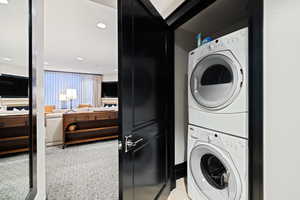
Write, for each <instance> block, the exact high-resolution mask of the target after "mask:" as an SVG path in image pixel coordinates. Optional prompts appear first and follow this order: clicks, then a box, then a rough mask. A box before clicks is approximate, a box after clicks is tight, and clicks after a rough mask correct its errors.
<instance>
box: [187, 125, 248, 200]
mask: <svg viewBox="0 0 300 200" xmlns="http://www.w3.org/2000/svg"><path fill="white" fill-rule="evenodd" d="M188 194H189V197H190V198H191V199H192V200H247V199H248V141H247V139H243V138H238V137H234V136H229V135H226V134H220V133H218V132H214V131H210V130H206V129H202V128H199V127H194V126H189V135H188Z"/></svg>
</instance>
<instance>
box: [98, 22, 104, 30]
mask: <svg viewBox="0 0 300 200" xmlns="http://www.w3.org/2000/svg"><path fill="white" fill-rule="evenodd" d="M97 27H98V28H101V29H105V28H106V24H104V23H102V22H99V23H98V24H97Z"/></svg>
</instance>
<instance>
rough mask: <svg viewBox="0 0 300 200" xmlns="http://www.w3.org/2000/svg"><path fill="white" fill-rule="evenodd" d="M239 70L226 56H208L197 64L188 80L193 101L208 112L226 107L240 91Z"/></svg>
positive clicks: (240, 79)
mask: <svg viewBox="0 0 300 200" xmlns="http://www.w3.org/2000/svg"><path fill="white" fill-rule="evenodd" d="M241 81H242V78H241V77H240V69H239V68H238V66H236V65H235V63H234V62H233V61H232V60H231V59H230V58H229V57H227V56H225V55H222V54H213V55H209V56H207V57H205V58H203V59H202V60H200V61H199V62H198V64H197V65H196V66H195V68H194V71H193V73H192V75H191V79H190V88H191V93H192V95H193V97H194V99H195V101H196V102H197V103H198V104H199V105H200V106H202V107H204V108H206V109H209V110H218V109H222V108H224V107H226V106H228V105H229V104H230V103H231V102H232V101H233V99H234V97H235V96H236V95H235V94H238V92H239V90H240V85H241Z"/></svg>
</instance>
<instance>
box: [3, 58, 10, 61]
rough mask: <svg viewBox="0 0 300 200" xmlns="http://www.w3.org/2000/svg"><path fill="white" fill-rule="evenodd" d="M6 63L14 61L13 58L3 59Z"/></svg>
mask: <svg viewBox="0 0 300 200" xmlns="http://www.w3.org/2000/svg"><path fill="white" fill-rule="evenodd" d="M2 59H3V60H4V61H7V62H9V61H11V60H12V59H11V58H2Z"/></svg>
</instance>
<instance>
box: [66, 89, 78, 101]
mask: <svg viewBox="0 0 300 200" xmlns="http://www.w3.org/2000/svg"><path fill="white" fill-rule="evenodd" d="M67 98H68V99H70V100H71V99H72V100H73V99H77V91H76V89H67Z"/></svg>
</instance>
